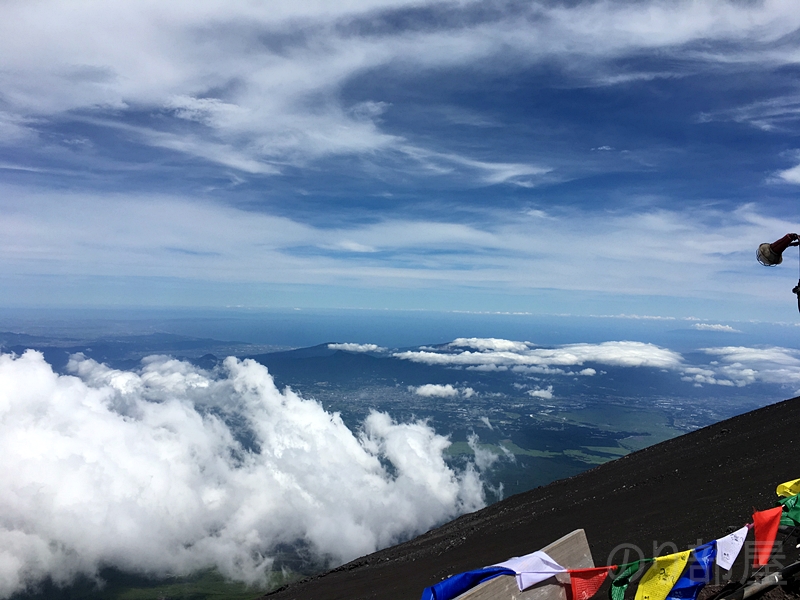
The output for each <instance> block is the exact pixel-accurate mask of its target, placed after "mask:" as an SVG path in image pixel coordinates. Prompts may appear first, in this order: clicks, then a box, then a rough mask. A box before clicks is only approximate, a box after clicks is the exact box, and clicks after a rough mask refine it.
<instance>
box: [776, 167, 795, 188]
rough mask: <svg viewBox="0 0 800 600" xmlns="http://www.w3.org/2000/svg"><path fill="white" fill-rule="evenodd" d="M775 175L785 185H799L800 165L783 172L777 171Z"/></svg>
mask: <svg viewBox="0 0 800 600" xmlns="http://www.w3.org/2000/svg"><path fill="white" fill-rule="evenodd" d="M777 175H778V177H779V178H780V179H782V180H783V181H785V182H786V183H796V184H800V165H797V166H796V167H792V168H791V169H786V170H785V171H779V172H778V174H777Z"/></svg>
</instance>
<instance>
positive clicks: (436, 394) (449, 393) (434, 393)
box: [408, 383, 458, 398]
mask: <svg viewBox="0 0 800 600" xmlns="http://www.w3.org/2000/svg"><path fill="white" fill-rule="evenodd" d="M408 389H409V390H410V391H412V392H414V393H415V394H416V395H417V396H425V397H427V398H453V397H455V396H458V390H457V389H456V388H454V387H453V386H452V385H450V384H449V383H448V384H447V385H441V384H438V383H426V384H425V385H420V386H417V387H414V386H409V388H408Z"/></svg>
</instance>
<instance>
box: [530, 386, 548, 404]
mask: <svg viewBox="0 0 800 600" xmlns="http://www.w3.org/2000/svg"><path fill="white" fill-rule="evenodd" d="M528 395H529V396H533V397H534V398H543V399H545V400H552V399H553V386H552V385H548V386H547V388H545V389H540V388H536V389H534V390H528Z"/></svg>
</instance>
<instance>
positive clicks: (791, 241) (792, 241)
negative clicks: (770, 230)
mask: <svg viewBox="0 0 800 600" xmlns="http://www.w3.org/2000/svg"><path fill="white" fill-rule="evenodd" d="M798 244H800V236H798V235H797V234H796V233H787V234H786V235H785V236H783V237H782V238H781V239H779V240H776V241H774V242H772V243H771V244H770V243H763V244H761V245H760V246H759V247H758V251H757V252H756V258H757V259H758V262H760V263H761V264H762V265H764V266H765V267H775V266H777V265H779V264H781V263H782V262H783V251H784V250H786V248H788V247H789V246H797V245H798Z"/></svg>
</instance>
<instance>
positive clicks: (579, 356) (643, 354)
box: [394, 340, 683, 372]
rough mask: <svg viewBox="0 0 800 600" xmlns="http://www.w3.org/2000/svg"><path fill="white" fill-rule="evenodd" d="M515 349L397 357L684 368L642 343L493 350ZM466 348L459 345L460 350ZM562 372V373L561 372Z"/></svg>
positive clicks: (519, 345)
mask: <svg viewBox="0 0 800 600" xmlns="http://www.w3.org/2000/svg"><path fill="white" fill-rule="evenodd" d="M504 342H505V343H506V344H505V346H506V347H508V348H512V349H510V350H497V351H494V350H486V351H484V352H472V351H469V350H465V351H462V352H432V351H405V352H398V353H395V354H394V356H395V357H397V358H400V359H403V360H411V361H414V362H420V363H426V364H433V365H459V366H467V365H469V366H473V367H476V368H477V367H483V368H484V369H487V370H491V369H492V368H500V367H503V366H504V367H514V368H515V369H516V368H529V369H530V368H534V369H540V370H543V371H541V372H553V371H548V369H550V368H551V367H553V366H556V367H565V366H576V365H582V364H584V363H586V362H596V363H600V364H605V365H612V366H620V367H656V368H662V369H675V368H677V367H679V366H680V365H681V364H682V360H683V358H682V357H681V355H680V354H678V353H677V352H673V351H672V350H668V349H666V348H660V347H658V346H656V345H654V344H645V343H642V342H624V341H623V342H603V343H601V344H567V345H564V346H559V347H557V348H530V347H528V345H527V344H525V343H523V342H511V341H507V340H493V341H492V344H485V345H486V347H490V346H492V345H493V344H495V343H496V345H498V346H504ZM462 345H464V344H462V343H459V344H458V346H462ZM558 372H563V371H558Z"/></svg>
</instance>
